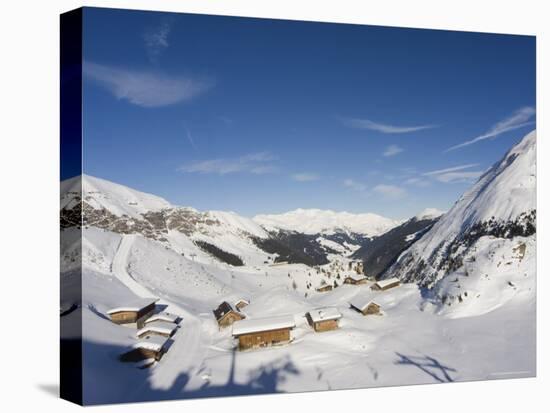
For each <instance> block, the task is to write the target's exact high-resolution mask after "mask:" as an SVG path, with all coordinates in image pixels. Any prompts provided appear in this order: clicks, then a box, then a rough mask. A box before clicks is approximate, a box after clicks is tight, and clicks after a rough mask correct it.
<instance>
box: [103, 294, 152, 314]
mask: <svg viewBox="0 0 550 413" xmlns="http://www.w3.org/2000/svg"><path fill="white" fill-rule="evenodd" d="M158 300H159V299H158V298H136V299H135V300H131V301H128V302H126V303H124V304H123V305H122V306H120V307H115V308H111V309H110V310H109V311H107V314H109V315H110V314H114V313H120V312H121V311H139V310H141V309H142V308H144V307H147V306H148V305H151V304H154V303H156V302H157V301H158Z"/></svg>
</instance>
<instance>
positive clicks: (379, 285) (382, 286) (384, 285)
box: [370, 277, 401, 291]
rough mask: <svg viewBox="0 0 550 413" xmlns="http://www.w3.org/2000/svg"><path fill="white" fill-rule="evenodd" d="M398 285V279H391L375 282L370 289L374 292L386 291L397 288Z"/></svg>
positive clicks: (399, 282) (399, 283)
mask: <svg viewBox="0 0 550 413" xmlns="http://www.w3.org/2000/svg"><path fill="white" fill-rule="evenodd" d="M400 285H401V281H400V280H399V278H396V277H393V278H388V279H386V280H379V281H376V282H375V283H374V284H373V285H371V287H370V288H371V289H372V290H375V291H386V290H389V289H390V288H394V287H399V286H400Z"/></svg>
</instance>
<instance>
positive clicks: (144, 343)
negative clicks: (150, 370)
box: [132, 336, 168, 351]
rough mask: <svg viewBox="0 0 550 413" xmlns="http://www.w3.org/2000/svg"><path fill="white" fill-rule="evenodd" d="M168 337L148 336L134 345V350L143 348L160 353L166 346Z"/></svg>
mask: <svg viewBox="0 0 550 413" xmlns="http://www.w3.org/2000/svg"><path fill="white" fill-rule="evenodd" d="M167 341H168V337H163V336H147V337H144V338H142V339H140V340H139V341H137V342H135V343H134V344H132V348H134V349H135V348H142V349H145V350H152V351H160V350H162V348H163V347H164V346H165V345H166V342H167Z"/></svg>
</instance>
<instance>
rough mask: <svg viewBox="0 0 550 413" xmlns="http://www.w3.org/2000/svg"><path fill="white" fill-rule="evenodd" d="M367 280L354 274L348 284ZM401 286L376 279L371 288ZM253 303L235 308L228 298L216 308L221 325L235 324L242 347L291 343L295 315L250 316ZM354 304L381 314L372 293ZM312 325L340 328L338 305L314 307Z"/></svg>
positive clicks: (363, 311)
mask: <svg viewBox="0 0 550 413" xmlns="http://www.w3.org/2000/svg"><path fill="white" fill-rule="evenodd" d="M366 282H367V279H366V278H365V277H362V276H359V275H357V276H355V275H351V276H349V277H347V278H346V280H345V281H344V283H346V284H352V285H360V284H365V283H366ZM399 285H400V281H399V279H397V278H391V279H387V280H381V281H377V282H375V283H374V284H373V285H372V286H371V289H372V290H374V291H385V290H388V289H390V288H394V287H397V286H399ZM248 304H249V302H248V301H247V300H239V301H237V302H236V303H235V304H234V307H235V308H233V307H232V306H231V305H230V304H229V303H228V302H227V301H224V302H223V303H221V304H220V305H219V306H218V308H216V309H215V310H213V313H214V317H215V318H216V321H217V322H218V326H219V328H220V329H221V328H225V327H229V326H232V336H233V337H234V338H236V339H237V340H238V347H239V350H247V349H253V348H261V347H268V346H274V345H279V344H285V343H289V342H290V341H291V334H290V332H291V330H292V329H294V328H295V327H296V322H295V320H294V316H292V315H284V316H275V317H265V318H257V319H248V318H247V317H246V315H245V314H244V313H243V312H242V311H241V310H242V308H244V307H246V306H247V305H248ZM349 304H350V307H351V308H352V309H354V310H356V311H358V312H360V313H361V314H363V315H365V316H366V315H374V314H381V306H380V305H379V304H378V303H376V302H375V301H374V300H373V299H372V295H358V296H356V297H354V298H353V299H352V300H351V301H350V303H349ZM305 318H306V320H307V322H308V324H309V325H310V326H311V327H312V328H313V330H314V331H315V332H323V331H330V330H335V329H337V328H339V321H340V319H341V318H342V314H341V313H340V311H338V309H337V308H335V307H324V308H317V309H314V310H311V311H309V312H307V313H306V314H305Z"/></svg>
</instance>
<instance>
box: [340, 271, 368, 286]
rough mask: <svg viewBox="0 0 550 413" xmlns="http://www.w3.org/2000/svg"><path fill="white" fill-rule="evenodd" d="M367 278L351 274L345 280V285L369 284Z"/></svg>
mask: <svg viewBox="0 0 550 413" xmlns="http://www.w3.org/2000/svg"><path fill="white" fill-rule="evenodd" d="M367 281H368V280H367V277H365V276H364V275H360V274H351V275H348V276H347V277H346V278H345V279H344V284H350V285H361V284H366V283H367Z"/></svg>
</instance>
